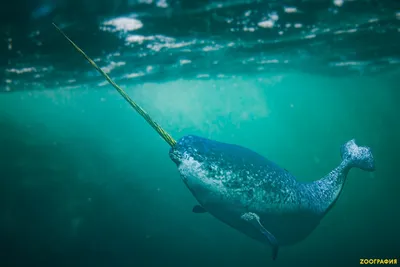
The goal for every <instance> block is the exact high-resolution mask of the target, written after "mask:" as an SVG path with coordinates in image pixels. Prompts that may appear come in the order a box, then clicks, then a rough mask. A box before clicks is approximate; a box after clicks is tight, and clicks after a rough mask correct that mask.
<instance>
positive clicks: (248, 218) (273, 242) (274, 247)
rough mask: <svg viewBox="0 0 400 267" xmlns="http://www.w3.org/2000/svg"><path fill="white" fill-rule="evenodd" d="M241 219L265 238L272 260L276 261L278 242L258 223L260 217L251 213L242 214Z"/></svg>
mask: <svg viewBox="0 0 400 267" xmlns="http://www.w3.org/2000/svg"><path fill="white" fill-rule="evenodd" d="M241 218H242V219H243V220H245V221H247V222H249V223H251V224H252V225H253V226H254V227H256V228H257V229H258V230H259V231H260V232H261V233H262V234H263V235H264V236H265V237H266V238H267V240H268V243H269V244H270V245H271V246H272V259H273V260H276V258H277V257H278V251H279V244H278V241H277V240H276V238H275V236H274V235H273V234H271V233H270V232H269V231H268V230H267V229H265V227H264V226H263V225H262V223H261V221H260V216H258V215H257V214H255V213H253V212H247V213H245V214H243V215H242V217H241Z"/></svg>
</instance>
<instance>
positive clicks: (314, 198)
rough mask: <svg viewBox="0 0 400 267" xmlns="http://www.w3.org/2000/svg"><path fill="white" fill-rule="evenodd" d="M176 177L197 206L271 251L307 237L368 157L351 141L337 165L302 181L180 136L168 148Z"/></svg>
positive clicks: (225, 148) (247, 156) (233, 149)
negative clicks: (312, 179) (350, 174)
mask: <svg viewBox="0 0 400 267" xmlns="http://www.w3.org/2000/svg"><path fill="white" fill-rule="evenodd" d="M169 154H170V157H171V159H172V160H173V161H174V162H175V163H176V164H177V167H178V170H179V172H180V174H181V177H182V179H183V181H184V182H185V184H186V185H187V187H188V188H189V189H190V191H191V192H192V194H193V195H194V197H195V198H196V199H197V201H198V202H199V204H200V205H201V207H203V208H204V210H205V211H208V212H209V213H210V214H212V215H213V216H214V217H216V218H218V219H219V220H221V221H223V222H224V223H226V224H228V225H230V226H232V227H233V228H235V229H237V230H239V231H240V232H242V233H244V234H246V235H248V236H250V237H252V238H254V239H256V240H258V241H260V242H262V243H265V244H269V245H271V246H272V247H273V257H274V258H275V257H276V256H277V251H278V247H279V246H284V245H291V244H295V243H296V242H299V241H301V240H302V239H304V238H305V237H307V236H308V235H309V234H310V233H311V232H312V230H314V228H315V227H316V226H317V225H318V224H319V222H320V220H321V219H322V218H323V216H324V215H325V214H326V213H327V211H328V210H329V209H330V207H332V205H333V204H334V202H335V201H336V200H337V198H338V196H339V194H340V192H341V190H342V187H343V184H344V182H345V179H346V175H347V173H348V171H349V170H350V168H352V167H358V168H361V169H364V170H368V171H373V170H374V160H373V157H372V153H371V151H370V149H369V148H367V147H359V146H357V145H356V143H355V141H354V140H351V141H349V142H347V143H346V144H345V145H343V146H342V149H341V156H342V162H341V164H340V165H339V166H338V167H337V168H335V169H334V170H333V171H331V172H330V173H329V174H328V175H326V176H325V177H323V178H322V179H320V180H317V181H315V182H310V183H303V182H299V181H297V180H296V178H295V177H294V176H293V175H292V174H290V173H289V172H288V171H286V170H285V169H283V168H280V167H279V166H278V165H276V164H275V163H273V162H271V161H269V160H268V159H266V158H264V157H263V156H261V155H259V154H257V153H255V152H253V151H251V150H249V149H247V148H244V147H241V146H237V145H232V144H226V143H221V142H217V141H214V140H209V139H205V138H201V137H197V136H185V137H182V138H181V139H180V140H178V142H177V144H176V145H175V146H173V147H172V148H171V149H170V153H169Z"/></svg>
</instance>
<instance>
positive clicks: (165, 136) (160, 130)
mask: <svg viewBox="0 0 400 267" xmlns="http://www.w3.org/2000/svg"><path fill="white" fill-rule="evenodd" d="M53 26H54V27H55V28H56V29H57V30H58V31H59V32H60V33H61V34H62V35H63V36H64V37H65V39H67V40H68V42H70V43H71V44H72V46H73V47H74V48H75V49H76V50H77V51H78V52H79V53H80V54H81V55H82V56H84V57H85V58H86V60H87V61H89V63H90V65H92V66H93V67H94V68H95V69H96V70H97V71H98V72H100V74H101V75H103V77H104V78H106V80H107V81H108V82H109V83H110V84H111V85H112V86H113V87H114V88H115V89H116V90H117V91H118V93H120V95H121V96H122V97H123V98H124V99H125V100H126V101H128V103H129V104H130V105H131V107H132V108H133V109H134V110H136V111H137V113H139V114H140V116H142V117H143V118H144V119H145V120H146V121H147V122H148V123H149V124H150V126H151V127H153V128H154V130H156V131H157V133H158V134H159V135H160V136H161V137H162V138H163V139H164V140H165V141H166V142H167V143H168V144H169V145H170V146H171V147H173V146H175V144H176V141H175V140H174V139H173V138H172V137H171V136H170V135H169V134H168V133H167V132H166V131H165V130H164V129H163V128H161V126H160V125H158V124H157V123H156V122H155V121H153V120H152V119H151V117H150V116H149V114H147V112H146V111H144V109H142V108H141V107H140V106H139V105H138V104H136V103H135V102H134V101H133V100H132V99H131V98H130V97H129V96H128V94H127V93H126V92H125V91H124V90H123V89H122V88H121V87H119V86H118V84H116V83H115V82H114V81H113V80H112V79H111V78H110V76H108V75H107V73H105V72H104V71H103V70H102V69H101V68H100V67H99V66H97V64H96V63H95V62H94V61H93V60H92V59H91V58H90V57H89V56H88V55H86V53H85V52H83V50H82V49H80V48H79V47H78V46H77V45H76V44H75V43H74V42H73V41H72V40H71V39H70V38H69V37H68V36H67V35H66V34H65V33H64V32H63V31H62V30H61V29H60V28H59V27H58V26H57V25H56V24H55V23H53Z"/></svg>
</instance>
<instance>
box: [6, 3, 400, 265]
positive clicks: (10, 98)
mask: <svg viewBox="0 0 400 267" xmlns="http://www.w3.org/2000/svg"><path fill="white" fill-rule="evenodd" d="M7 5H8V6H7V9H3V10H1V14H0V15H1V16H0V22H1V28H0V29H1V34H2V35H3V39H1V44H2V45H1V49H2V50H1V51H0V53H1V59H0V78H1V83H0V91H1V92H2V93H1V94H0V244H1V248H0V249H1V250H0V254H1V255H0V256H1V257H0V263H1V265H2V266H43V267H45V266H99V267H101V266H205V265H206V266H221V265H223V266H272V265H274V266H303V265H304V266H338V265H348V266H354V265H359V259H360V258H391V259H392V258H397V259H399V257H400V234H399V230H398V227H399V225H400V217H399V208H398V204H399V203H400V197H399V189H400V186H399V175H398V165H399V162H400V160H399V159H400V156H399V151H400V142H399V136H400V120H399V114H400V108H399V100H400V88H399V78H400V71H399V68H398V67H399V63H400V48H399V44H400V2H399V1H387V0H382V1H343V2H342V1H338V0H337V1H220V2H212V1H90V0H86V1H63V0H53V1H51V0H49V1H29V2H27V1H21V0H19V1H13V2H10V3H7ZM52 21H55V22H56V23H58V24H59V25H60V26H61V27H62V28H63V29H64V30H65V31H66V32H67V34H68V35H70V36H71V37H72V38H73V39H74V40H75V41H76V42H77V43H78V44H79V45H81V46H82V48H83V49H84V50H86V51H87V53H88V54H89V55H90V56H91V57H93V58H95V59H96V61H97V63H98V64H99V65H101V66H102V67H105V68H106V70H107V71H108V72H109V74H110V75H111V76H112V77H114V78H115V79H116V80H117V81H118V83H120V84H121V85H123V87H124V88H126V89H127V92H128V93H129V95H131V96H132V98H133V99H135V100H136V101H137V102H138V103H139V104H140V105H142V106H143V107H144V108H145V109H146V110H147V111H148V112H149V114H150V115H151V116H152V117H153V118H154V119H155V120H156V121H157V122H159V123H160V124H161V125H162V126H163V127H165V129H166V130H167V131H168V132H170V133H171V135H172V136H174V137H175V138H179V137H182V136H183V135H185V134H198V135H202V136H205V137H208V138H212V139H216V140H219V141H224V142H229V143H236V144H240V145H243V146H246V147H249V148H251V149H253V150H255V151H257V152H259V153H261V154H263V155H264V156H266V157H268V158H269V159H271V160H273V161H275V162H277V163H278V164H279V165H281V166H282V167H284V168H286V169H288V170H289V171H291V172H292V173H293V174H294V175H295V176H297V177H298V178H299V179H300V180H303V181H312V180H316V179H319V178H321V177H322V176H323V175H325V174H326V173H328V172H329V171H330V170H331V169H333V168H334V167H335V166H336V165H337V164H339V162H340V156H339V148H340V145H341V144H343V143H345V142H346V141H348V140H349V139H351V138H356V140H357V142H358V143H359V144H360V145H368V146H370V147H372V149H373V153H374V156H375V159H376V171H375V172H374V173H367V172H363V171H361V170H352V171H351V172H350V174H349V177H348V180H347V183H346V185H345V188H344V191H343V194H342V195H341V197H340V199H339V201H338V202H337V204H336V206H335V208H334V209H333V210H332V211H331V212H330V213H329V214H328V216H327V217H326V218H325V219H324V220H323V221H322V222H321V224H320V226H319V227H318V228H317V229H316V230H315V231H314V232H313V233H312V235H310V236H309V237H308V238H307V239H306V240H304V241H303V242H301V243H299V244H298V245H295V246H292V247H285V248H282V249H281V251H280V253H279V256H278V260H277V261H276V262H273V261H272V260H271V251H270V248H268V247H265V246H263V245H261V244H259V243H257V242H255V241H253V240H251V239H249V238H248V237H246V236H243V235H242V234H240V233H238V232H236V231H235V230H233V229H231V228H229V227H227V226H225V225H224V224H222V223H221V222H219V221H217V220H216V219H214V218H212V217H211V216H210V215H208V214H200V215H199V214H193V213H192V212H191V210H192V207H193V205H195V204H196V201H195V199H194V198H193V196H192V195H191V194H190V192H189V191H188V190H187V189H186V188H185V186H184V184H183V183H182V181H181V180H180V178H179V175H178V172H177V170H176V168H175V166H174V164H173V163H172V161H171V160H170V159H169V157H168V146H167V145H166V144H165V143H164V142H163V140H162V139H160V138H159V137H158V136H157V135H156V133H154V132H153V130H152V129H151V128H150V127H149V126H148V125H147V124H146V122H145V121H144V120H143V119H142V118H140V117H139V116H138V115H137V114H135V113H134V112H133V111H132V110H131V109H130V107H129V106H128V105H127V104H126V103H125V102H124V101H123V99H121V97H120V96H119V95H117V94H116V92H115V91H114V89H112V88H111V87H110V86H108V85H106V84H105V83H104V82H103V79H102V78H101V77H99V75H98V74H97V73H96V72H95V71H93V70H92V69H91V68H90V66H89V65H88V64H87V63H86V62H85V61H84V59H82V57H80V56H79V55H77V54H76V52H75V51H73V49H71V47H70V46H69V45H68V44H67V43H66V42H65V41H64V40H63V39H62V38H61V36H60V35H59V34H58V33H57V32H56V31H55V30H54V28H52V26H51V22H52ZM117 22H119V24H118V23H117ZM121 22H125V28H122V26H121ZM113 25H114V26H113ZM118 27H119V28H118ZM127 27H130V28H128V30H127Z"/></svg>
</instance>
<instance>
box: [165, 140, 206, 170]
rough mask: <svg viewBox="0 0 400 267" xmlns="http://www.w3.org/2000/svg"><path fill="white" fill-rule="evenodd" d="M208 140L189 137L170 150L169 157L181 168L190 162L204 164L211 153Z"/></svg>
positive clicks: (179, 141)
mask: <svg viewBox="0 0 400 267" xmlns="http://www.w3.org/2000/svg"><path fill="white" fill-rule="evenodd" d="M207 142H209V140H208V139H205V138H202V137H198V136H194V135H187V136H184V137H182V138H181V139H179V140H178V141H177V143H176V144H175V145H174V146H173V147H171V149H170V150H169V157H170V158H171V160H172V161H173V162H175V164H176V165H177V166H178V167H179V166H180V165H181V164H182V163H183V162H186V161H188V160H191V161H195V162H198V163H200V164H202V163H203V162H204V161H205V160H207V157H206V154H208V152H209V146H208V145H206V143H207Z"/></svg>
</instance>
